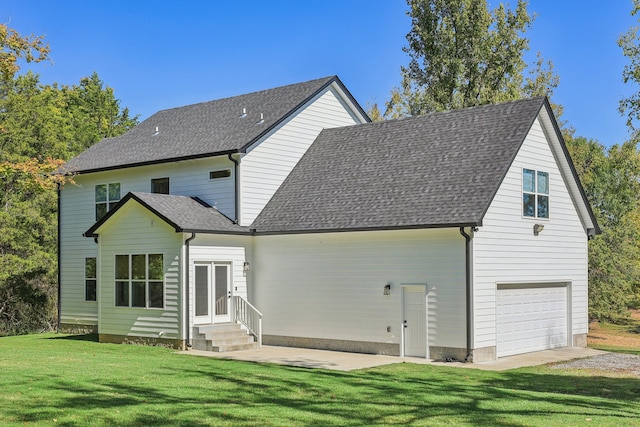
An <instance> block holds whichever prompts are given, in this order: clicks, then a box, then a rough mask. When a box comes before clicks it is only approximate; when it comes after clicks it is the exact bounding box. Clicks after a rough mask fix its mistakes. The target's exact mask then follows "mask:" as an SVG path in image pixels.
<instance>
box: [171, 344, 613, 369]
mask: <svg viewBox="0 0 640 427" xmlns="http://www.w3.org/2000/svg"><path fill="white" fill-rule="evenodd" d="M179 353H180V354H189V355H194V356H203V357H215V358H218V359H229V360H240V361H246V362H261V363H276V364H280V365H289V366H298V367H303V368H322V369H331V370H335V371H351V370H354V369H365V368H372V367H374V366H381V365H390V364H392V363H418V364H425V365H434V366H449V367H459V368H472V369H483V370H488V371H505V370H508V369H516V368H522V367H525V366H537V365H544V364H546V363H551V362H562V361H566V360H571V359H579V358H583V357H590V356H597V355H599V354H604V353H605V352H604V351H600V350H594V349H591V348H570V347H566V348H558V349H554V350H545V351H538V352H535V353H527V354H520V355H517V356H509V357H502V358H500V359H498V360H494V361H491V362H481V363H460V362H452V363H444V362H432V361H431V360H427V359H421V358H417V357H396V356H378V355H374V354H360V353H342V352H339V351H326V350H312V349H307V348H292V347H272V346H263V347H262V348H260V349H255V350H241V351H233V352H228V353H214V352H210V351H200V350H187V351H180V352H179Z"/></svg>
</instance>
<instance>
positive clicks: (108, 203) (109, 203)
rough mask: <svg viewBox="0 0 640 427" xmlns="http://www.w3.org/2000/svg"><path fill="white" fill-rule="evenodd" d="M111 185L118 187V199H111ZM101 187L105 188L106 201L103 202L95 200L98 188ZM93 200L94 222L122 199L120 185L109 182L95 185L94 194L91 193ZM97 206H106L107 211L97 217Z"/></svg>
mask: <svg viewBox="0 0 640 427" xmlns="http://www.w3.org/2000/svg"><path fill="white" fill-rule="evenodd" d="M112 185H114V186H115V185H118V198H117V199H116V198H113V199H112V198H111V191H109V190H110V187H111V186H112ZM102 186H106V189H107V190H106V191H107V194H106V199H105V200H100V201H98V200H97V198H98V197H97V193H98V187H102ZM93 199H94V204H95V211H96V221H98V220H99V219H100V218H102V217H103V216H104V215H106V214H107V212H109V211H110V210H111V209H112V208H113V207H114V206H115V204H116V203H118V202H119V201H120V199H122V184H120V183H119V182H109V183H105V184H96V185H95V187H94V192H93ZM98 205H106V207H107V210H106V211H105V212H104V214H103V215H98Z"/></svg>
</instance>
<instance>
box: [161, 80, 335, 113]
mask: <svg viewBox="0 0 640 427" xmlns="http://www.w3.org/2000/svg"><path fill="white" fill-rule="evenodd" d="M337 77H338V76H336V75H333V76H326V77H321V78H317V79H311V80H306V81H303V82H298V83H290V84H286V85H282V86H276V87H272V88H267V89H260V90H254V91H251V92H245V93H240V94H237V95H231V96H225V97H222V98H214V99H210V100H208V101H200V102H194V103H193V104H187V105H181V106H178V107H169V108H164V109H162V110H158V111H156V112H155V113H153V114H152V115H151V116H149V118H151V117H153V116H155V115H156V114H158V113H162V112H165V111H172V110H179V109H181V108H189V107H195V106H198V105H203V104H209V103H212V102H219V101H226V100H229V99H234V98H241V97H248V96H254V95H258V94H262V93H267V92H271V91H276V90H282V89H286V88H291V87H295V86H299V85H304V84H311V83H314V82H318V83H319V82H321V81H323V80H326V81H329V80H331V79H335V78H337Z"/></svg>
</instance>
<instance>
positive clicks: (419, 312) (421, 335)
mask: <svg viewBox="0 0 640 427" xmlns="http://www.w3.org/2000/svg"><path fill="white" fill-rule="evenodd" d="M402 305H403V316H404V318H403V327H404V340H403V341H404V355H405V356H416V357H427V303H426V295H425V287H424V286H405V287H403V288H402Z"/></svg>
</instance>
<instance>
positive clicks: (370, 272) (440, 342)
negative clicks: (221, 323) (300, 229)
mask: <svg viewBox="0 0 640 427" xmlns="http://www.w3.org/2000/svg"><path fill="white" fill-rule="evenodd" d="M254 245H255V247H254V250H255V259H256V262H255V266H254V267H255V268H254V269H253V270H254V277H255V281H256V284H255V304H256V306H257V308H258V309H259V310H261V311H262V312H263V313H264V323H263V331H264V333H265V334H268V335H279V336H291V337H308V338H325V339H335V340H353V341H366V342H378V343H398V344H399V343H400V324H401V321H402V319H401V316H402V307H401V295H402V289H401V285H402V284H408V283H426V284H427V292H428V296H427V297H428V301H429V306H428V311H427V316H428V319H429V339H430V345H436V346H445V347H458V348H461V347H465V340H466V334H465V298H464V293H465V269H464V259H465V251H464V239H463V238H462V236H460V234H459V233H458V230H457V229H455V230H450V229H449V230H402V231H377V232H350V233H331V234H306V235H283V236H260V237H258V238H256V239H255V241H254ZM388 282H391V283H392V289H391V295H388V296H385V295H383V288H384V285H385V284H387V283H388ZM388 326H391V332H387V327H388Z"/></svg>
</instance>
